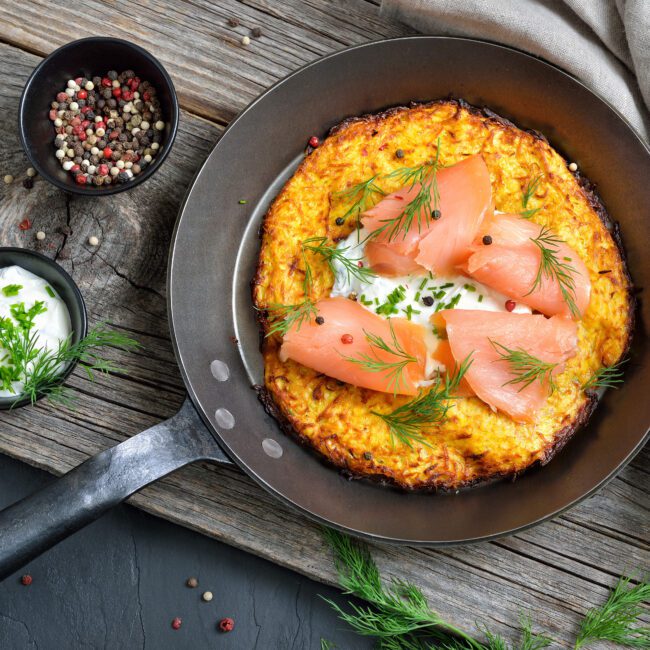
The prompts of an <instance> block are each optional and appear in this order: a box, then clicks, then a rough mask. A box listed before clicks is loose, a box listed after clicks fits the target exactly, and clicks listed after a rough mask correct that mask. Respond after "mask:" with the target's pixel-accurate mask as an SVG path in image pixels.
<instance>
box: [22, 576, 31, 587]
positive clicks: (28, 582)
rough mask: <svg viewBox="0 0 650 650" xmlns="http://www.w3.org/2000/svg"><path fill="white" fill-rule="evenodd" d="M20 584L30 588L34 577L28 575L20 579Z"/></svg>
mask: <svg viewBox="0 0 650 650" xmlns="http://www.w3.org/2000/svg"><path fill="white" fill-rule="evenodd" d="M20 582H21V583H22V584H23V585H25V587H29V585H31V584H32V576H30V575H29V574H28V573H27V574H25V575H24V576H23V577H22V578H21V579H20Z"/></svg>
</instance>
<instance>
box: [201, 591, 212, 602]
mask: <svg viewBox="0 0 650 650" xmlns="http://www.w3.org/2000/svg"><path fill="white" fill-rule="evenodd" d="M201 598H202V599H203V601H204V602H206V603H209V602H210V601H211V600H212V592H211V591H204V592H203V595H202V596H201Z"/></svg>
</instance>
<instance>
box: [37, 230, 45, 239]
mask: <svg viewBox="0 0 650 650" xmlns="http://www.w3.org/2000/svg"><path fill="white" fill-rule="evenodd" d="M36 239H38V241H43V240H44V239H45V233H44V232H43V231H42V230H39V231H38V232H37V233H36Z"/></svg>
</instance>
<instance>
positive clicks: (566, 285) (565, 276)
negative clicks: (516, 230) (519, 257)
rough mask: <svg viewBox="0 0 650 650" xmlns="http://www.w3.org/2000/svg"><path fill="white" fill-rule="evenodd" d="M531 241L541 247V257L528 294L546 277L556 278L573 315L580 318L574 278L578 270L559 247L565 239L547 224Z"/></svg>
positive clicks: (540, 284) (539, 285) (538, 286)
mask: <svg viewBox="0 0 650 650" xmlns="http://www.w3.org/2000/svg"><path fill="white" fill-rule="evenodd" d="M530 241H532V242H533V244H535V246H537V248H539V250H540V253H541V258H540V262H539V268H538V269H537V275H536V276H535V280H534V282H533V286H532V287H531V289H530V291H529V292H528V293H527V294H526V295H527V296H529V295H530V294H531V293H533V292H534V291H535V290H536V289H538V288H540V287H541V286H542V282H543V279H544V278H547V279H549V280H554V281H555V282H557V283H558V286H559V287H560V292H561V294H562V298H563V299H564V301H565V302H566V304H567V305H568V307H569V311H570V312H571V315H572V316H574V317H575V318H580V310H579V309H578V306H577V305H576V283H575V278H574V275H575V274H576V273H578V271H577V270H576V269H575V267H574V266H572V265H571V264H568V263H567V262H568V261H570V260H566V259H564V258H563V259H561V258H560V248H559V247H560V244H563V243H564V241H563V240H562V239H560V238H559V237H558V236H557V235H554V234H553V233H552V232H551V231H550V230H549V229H548V228H547V227H546V226H543V227H542V230H541V231H540V233H539V235H538V236H537V237H535V238H532V237H531V238H530Z"/></svg>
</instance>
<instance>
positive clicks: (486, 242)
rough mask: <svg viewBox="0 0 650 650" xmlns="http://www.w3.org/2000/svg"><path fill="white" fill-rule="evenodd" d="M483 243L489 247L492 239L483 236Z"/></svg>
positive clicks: (488, 236)
mask: <svg viewBox="0 0 650 650" xmlns="http://www.w3.org/2000/svg"><path fill="white" fill-rule="evenodd" d="M483 243H484V244H485V245H486V246H489V245H490V244H491V243H492V237H490V235H483Z"/></svg>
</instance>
